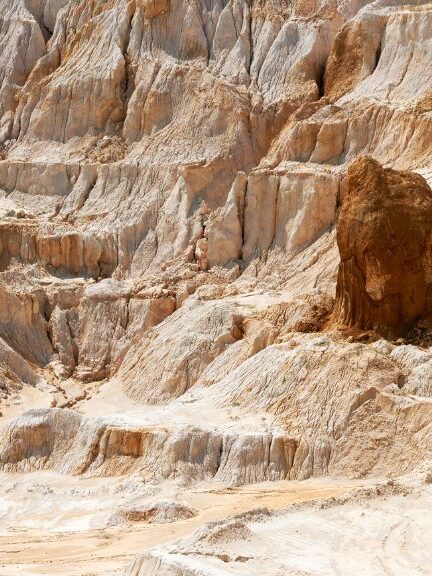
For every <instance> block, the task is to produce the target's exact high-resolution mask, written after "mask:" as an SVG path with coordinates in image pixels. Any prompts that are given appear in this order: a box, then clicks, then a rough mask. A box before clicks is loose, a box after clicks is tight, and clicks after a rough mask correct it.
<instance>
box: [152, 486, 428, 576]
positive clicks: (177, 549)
mask: <svg viewBox="0 0 432 576" xmlns="http://www.w3.org/2000/svg"><path fill="white" fill-rule="evenodd" d="M211 530H212V528H211V527H210V528H209V532H208V534H209V535H208V536H206V535H204V536H203V535H202V534H196V535H194V536H193V537H192V538H186V539H183V540H181V541H180V542H178V543H176V544H175V545H173V546H167V547H161V548H158V549H155V550H154V551H153V552H152V555H153V556H156V557H158V558H159V559H160V560H161V561H162V562H163V565H164V567H165V568H167V567H168V570H169V569H170V568H172V567H173V566H182V567H183V568H189V569H193V570H196V571H197V573H198V571H199V573H200V574H203V575H204V574H205V576H216V574H217V575H219V576H222V575H227V576H228V575H233V576H234V575H235V576H430V575H431V574H432V547H431V546H430V537H431V534H432V488H431V487H429V488H423V489H422V490H420V491H416V492H415V493H413V494H405V495H390V496H385V497H378V498H375V497H374V498H372V499H370V500H367V499H366V500H364V499H362V498H359V500H356V499H355V498H354V499H353V500H352V501H350V502H347V503H344V504H338V505H331V506H329V507H326V505H325V504H324V505H323V507H321V508H320V507H319V506H318V507H317V506H310V507H309V506H305V507H302V508H301V509H300V510H295V509H294V510H288V511H285V512H283V513H281V514H274V515H272V516H271V517H270V518H269V519H268V520H264V521H260V522H256V521H255V522H253V521H252V522H246V523H245V524H243V528H242V527H241V525H240V528H238V527H237V528H236V529H233V528H232V529H231V532H232V533H234V532H235V531H237V534H238V535H239V536H240V537H238V538H236V536H235V535H234V536H233V537H232V538H230V537H226V532H225V533H224V532H223V531H220V532H219V533H218V532H217V528H215V529H213V532H211ZM165 573H169V571H167V572H164V574H165ZM188 573H189V572H188ZM194 573H195V572H194Z"/></svg>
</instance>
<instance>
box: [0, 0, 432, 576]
mask: <svg viewBox="0 0 432 576" xmlns="http://www.w3.org/2000/svg"><path fill="white" fill-rule="evenodd" d="M0 46H1V51H0V54H3V57H1V56H0V401H1V413H2V415H1V417H0V426H1V428H0V438H1V440H0V467H1V469H2V470H3V471H4V473H6V474H9V475H11V477H13V475H14V474H18V473H19V474H23V475H25V474H28V473H35V474H51V473H52V474H57V473H59V474H63V475H64V477H65V478H66V477H70V476H77V477H78V478H83V479H84V478H86V479H91V478H94V479H95V480H94V481H95V482H96V481H100V482H102V481H103V478H104V477H106V476H109V477H113V476H119V477H123V476H125V475H126V476H128V475H131V474H133V475H139V476H140V478H143V479H144V481H145V482H151V483H154V484H155V485H157V486H159V488H160V489H161V490H163V486H165V485H166V484H167V483H171V482H174V483H179V485H187V486H196V485H198V484H197V483H199V482H208V483H210V484H211V485H214V486H220V485H223V486H226V485H229V486H234V485H237V486H239V485H245V484H249V483H257V482H258V483H259V482H270V481H272V482H275V481H285V480H297V479H298V480H304V479H307V478H312V477H323V476H328V475H330V476H331V477H350V478H365V477H368V478H369V477H377V476H380V477H382V476H385V477H387V476H397V475H400V474H407V473H409V472H410V471H412V470H413V469H414V468H415V467H416V466H418V465H419V464H421V463H422V462H425V461H427V460H429V459H431V458H432V445H431V442H430V437H431V433H432V338H431V335H432V333H431V327H430V321H431V312H432V302H431V285H432V261H431V255H430V252H431V221H432V190H431V188H430V187H429V185H430V184H431V183H432V164H431V161H430V158H431V144H430V138H429V134H430V131H431V129H432V96H431V95H432V72H431V68H430V65H429V63H430V56H431V53H432V6H431V4H430V3H429V2H426V1H420V0H410V1H409V2H408V1H407V2H400V1H392V0H375V1H368V0H307V1H306V0H283V1H280V0H278V1H277V0H49V1H46V2H42V0H11V1H8V2H2V3H1V4H0ZM98 479H99V480H98ZM65 481H66V480H65ZM159 488H158V489H159ZM177 504H178V506H179V509H181V506H182V504H181V503H176V502H174V503H173V504H172V506H170V507H168V510H169V513H168V512H165V510H166V507H164V506H162V508H161V509H162V513H161V514H162V515H164V514H167V515H169V514H171V510H176V509H177V508H176V506H177ZM149 506H150V508H149V509H151V510H153V508H152V504H151V503H150V504H149ZM144 515H145V514H144ZM174 515H175V513H174ZM126 516H127V514H126ZM126 516H123V517H126ZM132 516H133V514H132ZM0 524H1V518H0ZM101 569H103V568H101ZM200 569H201V568H200ZM285 569H286V568H284V570H285ZM314 569H315V568H314ZM92 570H93V567H92ZM138 570H141V568H139V569H138ZM143 570H144V569H142V570H141V573H143V574H146V573H147V572H145V571H144V572H143ZM149 570H154V571H155V572H154V573H155V574H156V573H157V574H159V573H160V574H165V573H169V572H166V569H165V568H164V567H163V566H162V567H160V568H159V567H157V566H155V567H151V568H149ZM158 570H159V571H158ZM164 570H165V572H164ZM235 570H237V568H236V567H233V569H232V571H230V568H229V567H228V573H230V574H231V573H233V574H234V573H242V572H241V571H240V572H236V571H235ZM275 570H276V568H275ZM311 570H312V569H311ZM371 570H372V569H371ZM45 573H46V572H45ZM95 573H96V572H95ZM101 573H102V572H101ZM137 573H138V572H137ZM180 573H181V574H182V572H179V574H180ZM184 573H185V574H189V572H184ZM191 573H195V572H191ZM205 573H207V572H205ZM208 573H209V574H210V573H213V572H211V570H210V568H209V572H208ZM306 573H308V574H309V573H310V574H319V573H320V572H313V570H312V572H306ZM371 573H374V572H373V571H371ZM275 574H276V572H275Z"/></svg>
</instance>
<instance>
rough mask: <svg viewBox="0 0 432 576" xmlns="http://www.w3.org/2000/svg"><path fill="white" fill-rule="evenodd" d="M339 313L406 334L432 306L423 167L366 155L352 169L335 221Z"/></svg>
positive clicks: (431, 245)
mask: <svg viewBox="0 0 432 576" xmlns="http://www.w3.org/2000/svg"><path fill="white" fill-rule="evenodd" d="M337 242H338V247H339V253H340V257H341V264H340V266H339V272H338V282H337V289H336V306H335V318H336V320H337V321H339V322H341V323H342V324H345V325H347V326H354V327H357V328H359V329H361V330H375V331H377V332H380V333H382V334H384V335H387V336H388V335H390V336H391V335H393V336H400V335H406V333H407V331H408V330H409V329H411V328H413V326H414V325H415V324H416V323H417V324H422V325H423V326H424V327H428V325H429V323H430V315H431V313H432V302H431V295H432V294H431V280H432V277H431V249H432V190H431V189H430V187H429V186H428V184H427V182H426V181H425V180H424V178H422V176H420V175H418V174H413V173H410V172H396V171H394V170H391V169H384V168H383V167H382V166H380V164H378V163H377V162H376V161H374V160H372V159H370V158H360V159H358V160H357V161H355V162H353V163H352V164H351V165H350V167H349V169H348V174H347V179H346V185H345V190H344V199H343V203H342V210H341V212H340V214H339V220H338V225H337Z"/></svg>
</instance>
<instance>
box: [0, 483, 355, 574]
mask: <svg viewBox="0 0 432 576" xmlns="http://www.w3.org/2000/svg"><path fill="white" fill-rule="evenodd" d="M358 485H359V483H358V482H353V481H345V482H344V481H332V480H327V479H325V480H322V481H316V480H314V481H308V482H274V483H263V484H258V485H255V486H247V487H242V488H238V489H225V490H220V489H211V488H209V487H206V488H205V487H204V488H201V489H199V490H198V489H197V490H193V491H189V492H188V491H186V492H184V493H182V494H181V495H180V496H181V499H182V500H184V501H185V502H187V504H188V505H190V506H192V507H194V508H196V509H197V510H199V514H198V515H197V516H196V517H194V518H191V519H189V520H183V521H178V522H176V523H173V524H164V525H155V524H153V525H144V524H134V525H128V526H122V527H114V528H108V529H104V530H91V531H86V532H75V533H73V532H72V533H64V532H63V533H62V532H60V533H47V532H46V531H44V530H40V529H33V530H18V529H15V530H4V531H3V533H2V534H0V558H1V560H0V574H1V576H9V575H12V574H13V575H18V574H19V575H24V574H28V575H30V574H45V575H48V574H62V575H64V576H96V575H97V576H99V575H100V576H102V575H104V576H108V575H109V574H119V573H121V571H122V569H123V568H124V567H125V566H126V565H127V564H128V563H129V562H130V561H131V559H132V558H133V556H134V555H135V554H136V553H140V552H143V551H145V550H147V549H149V548H151V547H153V546H155V545H160V544H163V543H165V542H168V541H170V540H173V539H175V538H177V537H179V536H184V535H187V534H189V533H190V532H192V531H193V530H195V529H196V528H198V527H199V526H201V525H203V524H205V523H206V522H209V521H213V520H220V519H224V518H227V517H228V516H231V515H233V514H239V513H242V512H245V511H248V510H252V509H256V508H260V507H267V508H270V509H281V508H284V507H286V506H289V505H290V504H292V503H294V502H304V501H309V500H314V499H318V498H324V497H328V496H335V495H338V494H341V493H342V492H345V491H349V490H350V488H352V487H355V486H358ZM59 505H60V506H61V502H60V503H59Z"/></svg>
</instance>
